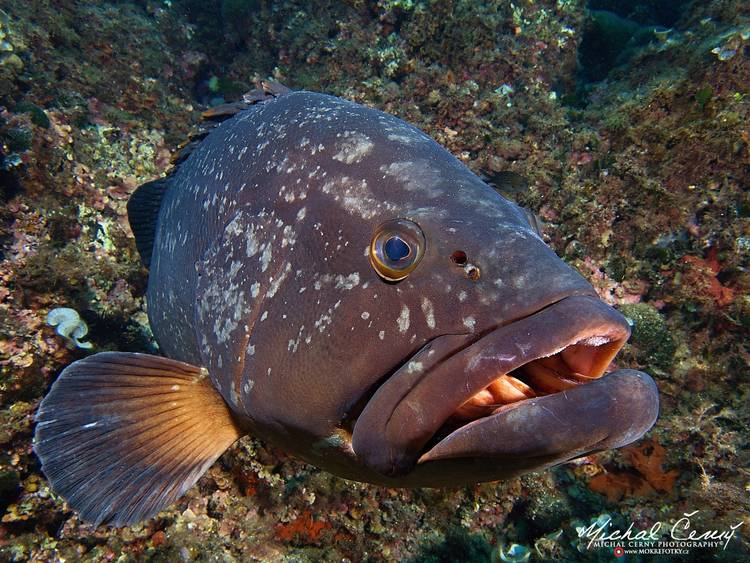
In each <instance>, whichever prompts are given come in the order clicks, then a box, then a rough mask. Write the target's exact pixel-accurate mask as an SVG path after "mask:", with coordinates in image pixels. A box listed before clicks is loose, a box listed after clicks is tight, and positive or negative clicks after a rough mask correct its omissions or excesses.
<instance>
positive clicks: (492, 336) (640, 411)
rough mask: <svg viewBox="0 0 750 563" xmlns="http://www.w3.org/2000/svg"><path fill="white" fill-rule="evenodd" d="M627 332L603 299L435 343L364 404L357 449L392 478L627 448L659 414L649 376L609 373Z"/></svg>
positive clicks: (563, 305)
mask: <svg viewBox="0 0 750 563" xmlns="http://www.w3.org/2000/svg"><path fill="white" fill-rule="evenodd" d="M629 334H630V328H629V326H628V324H627V322H626V320H625V318H624V317H623V316H622V315H620V314H619V313H618V312H617V311H615V310H614V309H612V308H611V307H609V306H608V305H606V304H605V303H603V302H601V301H600V300H599V299H597V298H595V297H589V296H571V297H567V298H565V299H562V300H560V301H558V302H556V303H554V304H552V305H549V306H547V307H545V308H544V309H542V310H540V311H537V312H536V313H534V314H532V315H529V316H527V317H524V318H522V319H519V320H517V321H514V322H513V323H511V324H508V325H504V326H501V327H498V328H495V329H493V330H491V331H490V332H488V333H487V334H484V335H482V336H481V337H480V338H479V339H476V337H473V338H471V337H467V335H445V336H441V337H438V338H436V339H435V340H433V341H432V342H430V343H429V344H428V345H427V346H425V347H424V348H422V349H421V350H420V351H419V352H417V353H416V354H415V355H414V356H413V357H412V358H411V360H410V361H409V362H408V363H406V364H405V365H404V366H402V367H401V368H400V369H399V370H398V371H397V372H396V373H394V374H393V375H392V376H391V377H389V378H388V380H386V381H385V382H384V383H383V384H382V385H381V386H380V387H379V388H378V389H377V390H376V391H375V393H374V394H373V396H372V397H371V398H370V399H369V401H368V402H367V404H366V406H365V408H364V410H363V411H362V413H361V414H360V416H359V417H358V418H357V421H356V423H355V426H354V431H353V434H352V447H353V449H354V452H355V453H356V455H357V457H358V458H359V459H360V461H361V462H362V463H364V464H365V465H367V466H368V467H370V468H371V469H373V470H375V471H377V472H378V473H380V474H382V475H385V476H397V475H402V474H405V473H408V472H410V471H411V470H413V469H414V468H415V466H419V465H423V464H429V462H435V461H440V460H448V459H456V458H539V459H542V458H543V459H545V460H547V461H548V462H550V461H551V462H554V463H559V462H561V461H565V460H568V459H572V458H574V457H578V456H580V455H584V454H585V453H588V452H590V451H593V450H599V449H606V448H612V447H619V446H622V445H625V444H628V443H630V442H632V441H634V440H636V439H638V438H639V437H640V436H642V435H643V434H644V433H645V432H646V431H647V430H648V429H649V428H651V426H652V425H653V424H654V422H655V420H656V416H657V412H658V393H657V391H656V386H655V384H654V382H653V380H652V379H651V378H650V377H649V376H648V375H647V374H645V373H642V372H637V371H634V370H618V371H615V372H611V373H607V374H606V375H605V372H606V370H607V368H608V367H609V365H610V362H611V361H612V359H613V358H614V356H615V355H616V354H617V352H618V351H619V350H620V348H621V347H622V346H623V344H625V342H626V341H627V339H628V336H629ZM550 464H552V463H546V465H550ZM498 478H499V477H498Z"/></svg>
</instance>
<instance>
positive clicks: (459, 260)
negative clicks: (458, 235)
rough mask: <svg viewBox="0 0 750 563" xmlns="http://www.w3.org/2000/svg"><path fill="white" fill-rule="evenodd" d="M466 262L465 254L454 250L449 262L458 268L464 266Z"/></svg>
mask: <svg viewBox="0 0 750 563" xmlns="http://www.w3.org/2000/svg"><path fill="white" fill-rule="evenodd" d="M467 261H468V258H467V257H466V253H465V252H464V251H463V250H456V251H455V252H454V253H453V254H451V262H453V263H454V264H456V265H458V266H465V265H466V262H467Z"/></svg>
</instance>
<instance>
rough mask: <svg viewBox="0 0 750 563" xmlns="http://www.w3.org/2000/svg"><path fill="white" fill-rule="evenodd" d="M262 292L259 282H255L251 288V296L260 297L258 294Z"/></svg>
mask: <svg viewBox="0 0 750 563" xmlns="http://www.w3.org/2000/svg"><path fill="white" fill-rule="evenodd" d="M259 292H260V284H259V283H258V282H255V283H254V284H253V285H251V286H250V296H251V297H253V299H254V298H256V297H258V293H259Z"/></svg>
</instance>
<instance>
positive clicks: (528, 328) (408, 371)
mask: <svg viewBox="0 0 750 563" xmlns="http://www.w3.org/2000/svg"><path fill="white" fill-rule="evenodd" d="M254 101H255V102H257V103H253V104H252V105H249V107H248V108H247V109H244V110H242V111H239V112H238V113H236V115H234V116H233V117H231V118H229V119H227V120H226V121H224V122H223V123H221V124H220V125H219V126H217V127H216V128H215V129H214V130H213V131H212V132H211V133H210V134H208V136H207V137H206V138H205V139H203V140H202V141H201V142H200V144H199V145H198V146H196V147H195V149H194V150H193V151H192V153H191V154H190V155H189V157H188V158H186V159H185V160H184V162H182V163H181V164H179V166H178V167H177V168H176V170H175V171H174V172H173V173H172V174H171V175H170V176H169V177H168V178H167V179H164V180H160V181H158V182H157V183H154V184H152V185H146V186H144V187H143V188H141V190H139V192H140V195H139V193H138V192H137V193H136V195H135V196H134V197H133V200H132V201H131V205H130V206H129V210H130V212H131V213H130V214H131V223H132V224H133V228H134V232H135V233H136V239H137V240H138V239H140V241H139V250H141V251H142V254H143V255H144V259H145V261H146V262H147V263H148V265H149V269H150V271H149V284H148V294H147V301H148V312H149V320H150V324H151V327H152V330H153V332H154V335H155V336H156V339H157V341H158V342H159V345H160V348H161V351H162V352H163V353H164V355H165V356H166V357H167V358H170V359H171V360H166V359H162V358H159V359H156V360H153V364H149V362H151V361H152V360H150V358H151V357H149V356H144V355H126V354H119V355H117V354H116V355H110V356H105V355H103V354H98V355H95V356H92V357H90V358H87V359H86V360H82V361H81V362H76V364H79V365H78V367H76V364H73V365H72V366H70V367H69V368H68V369H67V370H66V371H65V372H63V375H62V376H61V378H60V381H58V383H57V384H56V385H55V388H53V391H52V393H50V396H49V397H48V398H47V399H45V402H44V404H43V405H42V407H41V409H40V415H39V420H40V424H41V431H40V430H38V431H37V437H36V442H37V445H36V449H37V452H38V453H39V454H40V457H41V458H42V461H43V464H45V465H47V466H49V467H50V472H51V473H52V477H51V480H52V482H53V486H54V485H55V479H57V482H58V483H59V488H60V489H61V490H62V491H63V493H64V494H65V493H67V496H68V497H71V496H72V497H73V498H74V499H75V498H77V497H75V495H76V494H77V491H78V489H76V486H77V485H76V483H80V482H81V476H80V474H81V473H82V472H83V471H84V469H86V468H84V469H82V468H81V466H80V465H79V466H75V467H71V466H70V465H69V464H66V463H64V462H61V461H58V458H59V457H61V456H62V452H63V450H64V446H63V445H61V444H62V443H63V442H64V440H63V439H62V438H60V434H63V433H64V432H65V428H64V427H63V426H60V423H59V422H56V421H57V420H59V418H57V417H58V415H59V414H60V413H61V412H62V409H63V408H64V406H65V405H67V408H71V407H70V405H69V404H68V403H66V402H65V400H64V399H65V387H64V385H66V384H67V383H66V382H68V381H70V382H73V383H75V382H76V381H89V383H88V385H89V387H90V392H91V394H92V401H96V397H97V393H100V391H99V392H98V391H97V389H100V385H101V381H102V380H100V379H97V377H98V375H96V376H95V375H91V374H94V373H96V374H100V373H105V372H108V371H113V372H115V373H116V374H120V375H118V376H122V377H125V378H126V379H127V381H128V382H131V383H132V382H137V381H141V380H143V381H144V382H146V383H148V382H149V381H153V382H155V384H157V385H162V387H159V389H165V390H166V389H167V383H169V382H172V383H171V384H170V385H169V386H168V387H169V389H174V387H177V390H175V391H174V393H184V392H186V391H184V390H183V388H184V385H183V384H181V383H179V382H178V383H174V382H173V380H172V379H169V378H170V377H171V378H177V379H174V381H178V380H179V381H182V380H180V379H179V378H181V377H184V378H186V379H185V381H194V382H200V383H199V384H198V383H195V385H196V386H197V387H195V388H196V389H199V390H200V397H202V398H201V399H200V400H198V399H195V397H193V398H191V399H190V401H192V402H191V403H190V404H196V405H199V404H200V403H201V401H203V402H205V403H206V404H208V405H209V406H210V409H209V410H210V412H211V413H212V414H211V416H212V419H211V420H213V421H214V424H215V425H216V427H217V428H221V429H223V430H222V431H221V432H220V433H219V434H221V433H222V432H223V434H222V436H223V437H222V439H220V440H217V441H216V444H214V446H213V448H212V447H209V445H208V444H207V445H206V446H205V447H204V449H203V450H201V452H203V453H202V454H201V455H202V457H201V456H198V457H199V459H197V460H194V461H193V462H192V463H191V464H188V465H187V466H186V467H187V469H185V471H184V472H183V473H182V474H180V475H178V476H175V475H174V472H172V473H171V474H170V472H169V471H165V476H164V477H163V479H164V480H168V479H172V480H173V481H178V482H179V483H180V486H179V487H175V488H174V491H173V493H170V494H169V495H167V494H161V496H158V495H157V496H158V498H156V499H154V495H150V493H149V491H148V490H146V491H145V492H143V493H141V495H142V496H143V497H147V498H148V499H149V500H148V501H146V500H144V501H143V502H141V503H140V504H139V505H137V506H133V504H132V501H127V500H126V499H125V498H121V497H118V499H120V500H119V501H118V502H112V499H111V498H110V497H111V491H112V489H110V490H109V492H108V491H104V492H102V493H101V495H100V496H101V500H99V501H97V503H91V505H90V506H89V505H85V506H83V509H81V508H80V507H78V508H79V510H81V511H82V513H84V515H85V516H88V517H89V518H90V519H93V520H95V521H111V522H114V523H125V522H131V521H135V520H137V519H140V518H143V517H145V516H148V515H150V514H152V513H153V512H154V510H156V509H157V508H158V507H159V506H162V505H164V504H165V503H168V502H170V501H171V500H173V499H174V498H176V497H177V496H179V494H178V493H180V494H181V491H182V490H184V488H185V487H186V486H189V485H191V484H192V482H194V481H195V480H196V479H197V478H198V477H199V476H200V473H202V471H203V470H205V467H206V466H207V464H209V465H210V462H212V461H213V459H215V458H216V457H217V456H218V455H220V453H221V452H222V451H223V450H224V449H225V448H226V447H228V445H229V444H231V442H232V441H233V440H234V439H236V438H237V437H239V436H241V435H243V434H245V433H253V434H254V435H257V436H260V437H263V438H265V439H268V440H271V441H272V442H274V443H276V444H278V445H280V446H282V447H284V448H286V449H288V450H290V451H292V452H294V453H296V454H297V455H299V456H300V457H302V458H304V459H305V460H307V461H309V462H311V463H313V464H315V465H318V466H320V467H322V468H324V469H327V470H329V471H331V472H332V473H335V474H337V475H340V476H343V477H346V478H349V479H356V480H361V481H368V482H372V483H378V484H384V485H389V486H455V485H460V484H464V483H471V482H477V481H483V480H492V479H500V478H505V477H509V476H512V475H517V474H520V473H523V472H526V471H531V470H535V469H540V468H543V467H547V466H550V465H554V464H557V463H561V462H563V461H567V460H569V459H572V458H574V457H577V456H580V455H583V454H585V453H588V452H590V451H593V450H598V449H605V448H608V447H618V446H620V445H624V444H626V443H629V442H631V441H633V440H634V439H637V438H638V437H640V435H642V434H643V433H644V432H645V431H646V430H648V428H650V427H651V425H652V424H653V422H654V420H655V417H656V411H657V408H658V399H657V393H656V388H655V386H654V383H653V381H652V380H651V379H650V378H649V376H648V375H646V374H644V373H641V372H635V371H632V370H620V371H617V372H613V373H610V374H607V375H606V376H604V377H602V375H603V373H604V371H605V369H606V367H607V366H608V364H609V362H610V360H611V359H612V357H613V356H614V355H615V354H616V353H617V351H618V350H619V348H620V347H621V346H622V345H623V344H624V342H625V341H626V340H627V337H628V335H629V328H628V325H627V323H626V322H625V319H624V318H623V317H622V316H621V315H619V313H617V312H616V311H614V310H613V309H611V308H610V307H609V306H607V305H605V304H604V303H602V302H601V301H600V300H599V299H598V298H597V296H596V293H595V291H594V290H593V288H592V287H591V285H590V284H589V283H588V282H587V281H586V280H584V279H583V278H582V277H581V276H580V275H579V274H578V273H577V272H576V271H575V270H573V269H572V268H571V267H569V266H568V265H566V264H565V263H564V262H563V261H561V260H560V259H559V258H558V257H557V256H556V255H555V254H554V252H553V251H552V250H551V249H550V248H549V247H548V246H547V245H546V244H545V243H544V242H543V240H542V239H541V238H540V236H539V235H538V233H537V232H536V231H535V230H534V228H533V227H532V226H531V225H529V222H528V219H527V217H528V216H527V214H526V213H525V212H524V211H523V210H522V209H521V208H519V207H518V206H517V205H515V204H514V203H512V202H510V201H508V200H506V199H505V198H503V197H502V196H500V195H499V194H498V193H497V192H496V191H495V190H493V189H492V188H491V187H490V186H488V185H487V184H486V183H485V182H483V181H482V180H481V179H480V178H479V177H477V176H476V175H475V174H473V173H472V172H471V171H470V170H469V169H468V168H467V167H466V166H464V165H463V164H462V163H461V162H460V161H458V160H457V159H456V158H455V157H453V156H452V155H451V154H450V153H448V152H447V151H446V150H445V149H444V148H442V147H441V146H440V145H438V144H437V143H436V142H435V141H433V140H432V139H431V138H430V137H428V136H427V135H425V134H424V133H423V132H422V131H420V130H419V129H417V128H415V127H413V126H411V125H409V124H407V123H405V122H403V121H402V120H400V119H398V118H396V117H394V116H391V115H388V114H385V113H382V112H379V111H377V110H373V109H369V108H366V107H363V106H361V105H358V104H355V103H352V102H349V101H346V100H343V99H340V98H336V97H333V96H327V95H324V94H318V93H312V92H283V93H281V95H278V96H271V97H265V98H264V97H262V96H256V99H255V100H254ZM154 202H155V203H154ZM146 204H148V205H146ZM149 205H150V207H149ZM148 209H151V212H148ZM144 210H145V211H144ZM149 213H151V215H149ZM150 216H152V219H150V220H149V219H148V217H150ZM144 241H145V242H144ZM97 357H100V360H96V358H97ZM87 361H88V362H89V363H88V364H87V363H85V362H87ZM170 361H171V362H173V364H169V362H170ZM82 362H83V363H82ZM165 362H166V363H165ZM170 365H171V366H172V367H171V368H170V367H169V366H170ZM128 366H130V367H128ZM132 366H135V367H132ZM149 366H151V367H149ZM136 372H137V373H136ZM81 373H83V375H80V374H81ZM137 376H142V379H137ZM86 377H91V378H93V379H90V380H86ZM102 377H103V376H102ZM159 377H164V378H167V379H168V380H169V381H167V379H165V380H163V381H166V383H163V384H162V383H161V382H162V380H161V379H158V378H159ZM110 381H111V379H110ZM131 383H129V385H130V384H131ZM146 383H144V385H145V384H146ZM128 388H130V387H128ZM112 392H113V393H115V391H112ZM164 393H167V391H164ZM219 397H220V398H219ZM626 399H627V400H626ZM138 400H140V401H143V400H145V399H138ZM149 401H151V399H149ZM185 401H188V399H185ZM152 402H153V403H154V404H155V405H158V404H160V403H158V401H156V399H154V400H153V401H152ZM174 403H175V404H178V403H179V404H180V405H181V404H182V403H180V402H179V401H176V402H174ZM150 404H151V403H149V405H150ZM185 404H187V403H185ZM60 405H63V406H60ZM145 408H146V407H144V409H145ZM149 408H158V407H149ZM175 408H176V407H175ZM196 410H197V411H198V412H197V413H192V415H191V413H186V414H185V420H188V421H189V420H192V417H196V416H200V414H201V413H200V410H201V409H200V407H199V406H197V407H196ZM144 412H145V411H144ZM67 416H68V417H69V418H70V419H71V420H73V419H75V421H76V423H78V422H84V420H83V419H82V418H81V415H80V413H79V411H77V410H70V411H69V412H68V414H67ZM86 416H87V417H88V418H86V417H84V418H85V420H86V421H89V422H86V423H85V424H93V423H94V422H96V423H97V425H104V424H111V425H118V424H119V425H127V424H136V422H135V419H133V420H131V421H130V422H122V421H121V420H118V421H109V422H107V421H106V420H103V419H102V416H101V411H100V410H97V409H96V408H92V409H90V412H88V414H87V415H86ZM160 416H161V415H160ZM164 416H165V417H166V418H168V417H167V416H166V415H164ZM97 417H98V418H97ZM128 420H130V419H128ZM50 421H52V422H50ZM85 424H80V425H79V426H78V428H82V427H83V426H85ZM97 425H95V426H94V427H93V428H94V429H96V427H97ZM195 425H196V426H197V427H200V428H202V426H201V425H200V424H199V423H198V422H195ZM172 426H174V427H176V423H173V424H172ZM118 428H119V427H118ZM123 432H124V431H123ZM201 432H203V434H205V436H206V438H205V440H206V441H207V442H210V441H211V438H210V436H211V429H210V428H205V429H202V430H201ZM97 436H98V437H97V438H96V439H97V440H106V436H103V435H97ZM94 438H95V436H94V435H92V439H91V442H92V443H93V442H94ZM175 440H176V438H175ZM196 442H200V440H198V439H197V438H196ZM226 442H228V443H226ZM97 443H98V442H97ZM102 444H103V445H101V446H100V447H102V448H105V449H106V448H110V447H111V446H109V445H107V443H106V441H104V442H102ZM68 447H69V446H68ZM155 448H156V446H155ZM196 448H197V446H196ZM196 448H194V449H193V450H191V451H193V452H195V451H196ZM175 449H177V450H179V448H172V449H170V450H169V452H171V453H169V455H167V454H163V455H161V454H159V455H161V457H159V455H157V454H156V453H155V454H153V455H152V456H151V458H148V459H146V460H145V461H144V460H136V459H135V457H137V456H132V455H131V456H130V457H129V458H128V459H131V460H133V462H134V463H135V464H136V465H138V464H140V465H139V466H141V467H142V468H143V469H142V470H141V472H143V471H144V470H146V469H147V468H148V467H149V463H155V464H156V465H159V463H164V462H163V461H160V460H161V459H162V458H164V459H166V458H169V457H170V456H172V457H175V456H176V457H178V458H179V457H180V455H179V452H178V453H177V454H175V453H174V452H175ZM204 450H205V451H204ZM214 450H217V451H218V453H216V451H214ZM203 454H205V455H203ZM196 455H197V454H195V455H194V456H193V457H195V456H196ZM185 457H187V458H189V457H190V456H185ZM149 460H150V461H149ZM178 461H179V460H178ZM186 463H187V462H186ZM178 465H179V464H178ZM98 467H99V466H97V467H96V468H94V469H95V470H96V471H99V474H103V473H104V472H105V470H104V469H98ZM86 471H88V474H87V475H85V476H84V477H87V478H90V477H91V474H92V470H90V469H86ZM96 471H93V474H94V476H95V475H96V474H97V473H96ZM50 472H48V473H47V474H48V477H50ZM131 475H132V474H131ZM138 475H140V473H139V474H138ZM74 477H75V478H76V479H77V481H75V483H73V482H72V481H73V478H74ZM114 477H117V476H116V475H115V476H114ZM114 477H112V479H114ZM123 478H124V477H123V476H122V475H121V476H119V477H117V479H119V480H120V481H121V480H122V479H123ZM117 479H114V480H115V481H117ZM154 482H155V483H156V484H158V480H154ZM108 495H109V496H108ZM69 500H70V498H69ZM71 504H73V505H74V506H76V503H75V502H73V503H71ZM79 504H80V503H79ZM120 505H122V506H120Z"/></svg>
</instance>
